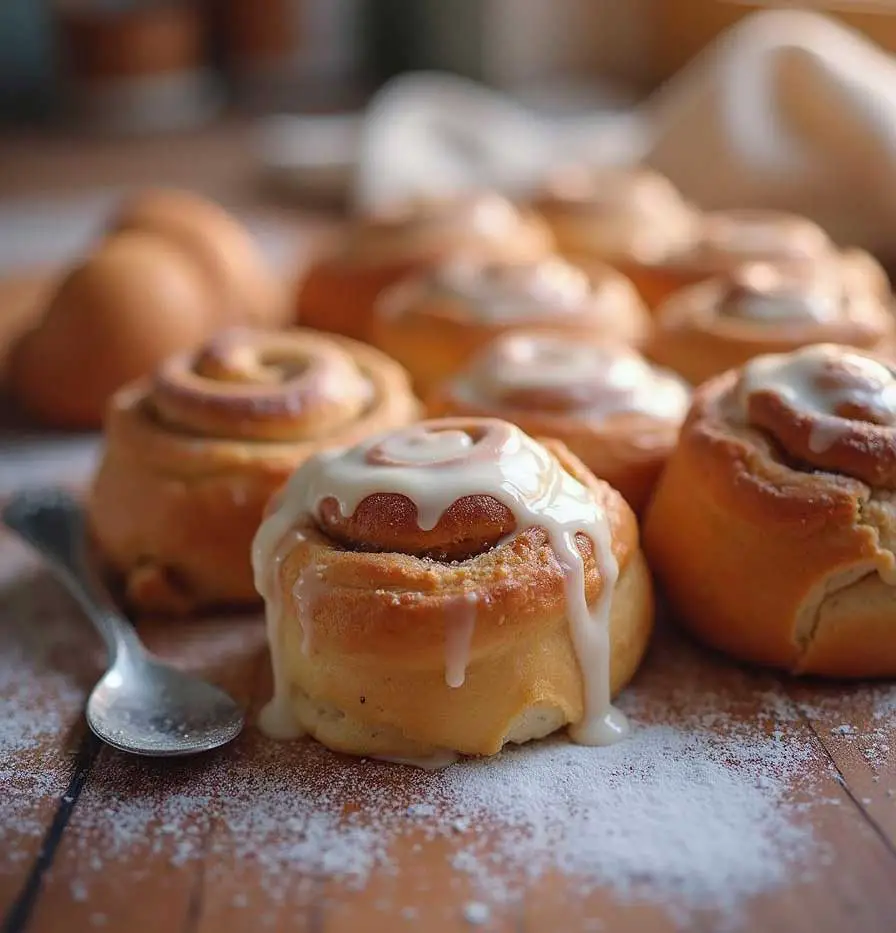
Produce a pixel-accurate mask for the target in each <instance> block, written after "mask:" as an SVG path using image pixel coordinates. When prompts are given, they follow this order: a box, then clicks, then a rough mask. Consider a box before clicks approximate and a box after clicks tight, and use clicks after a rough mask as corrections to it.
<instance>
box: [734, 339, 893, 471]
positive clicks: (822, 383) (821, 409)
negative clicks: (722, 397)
mask: <svg viewBox="0 0 896 933" xmlns="http://www.w3.org/2000/svg"><path fill="white" fill-rule="evenodd" d="M760 392H773V393H775V394H776V395H778V396H780V397H781V398H782V399H783V400H784V401H785V402H786V403H787V404H788V405H789V406H790V407H791V408H793V409H794V410H795V411H798V412H800V413H803V414H805V415H808V416H809V417H811V418H813V419H814V421H813V425H812V433H811V435H810V438H809V448H810V449H811V450H812V451H814V452H815V453H822V452H824V451H825V450H827V449H828V448H830V446H831V445H832V444H834V443H836V442H837V440H839V438H841V437H842V436H843V434H844V432H845V431H846V430H848V429H849V426H850V424H851V423H852V421H853V419H852V418H850V417H844V416H843V415H841V412H842V411H843V410H844V408H847V407H848V408H850V409H861V410H864V411H866V412H867V413H868V417H867V418H866V419H865V420H867V421H869V422H872V423H874V424H879V425H884V426H887V427H894V426H896V378H894V375H893V373H892V372H891V371H890V369H889V368H888V367H887V366H885V365H884V364H883V363H880V362H878V361H877V360H873V359H871V358H870V357H867V356H863V355H862V354H861V353H859V352H856V351H850V350H847V349H845V348H843V347H841V346H837V345H834V344H816V345H814V346H811V347H806V348H804V349H802V350H797V351H796V352H794V353H788V354H769V355H766V356H759V357H756V358H755V359H753V360H751V361H750V362H749V363H747V364H746V366H745V367H744V369H743V372H742V374H741V379H740V384H739V388H738V392H737V406H738V410H739V414H740V417H741V418H742V420H744V421H747V419H748V406H749V400H750V397H751V396H752V395H754V394H756V393H760Z"/></svg>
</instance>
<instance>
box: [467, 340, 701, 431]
mask: <svg viewBox="0 0 896 933" xmlns="http://www.w3.org/2000/svg"><path fill="white" fill-rule="evenodd" d="M452 390H453V392H454V393H455V395H457V396H458V397H459V398H461V399H467V400H469V401H471V402H479V403H480V404H483V403H484V404H492V405H500V406H508V407H510V408H519V409H530V410H536V411H546V412H557V413H576V414H579V415H581V416H583V417H588V418H592V419H595V420H604V419H607V418H611V417H613V416H614V415H618V414H632V415H637V414H643V415H647V416H649V417H655V418H669V419H672V420H677V421H680V420H681V419H682V418H683V417H684V414H685V412H686V411H687V407H688V404H689V397H690V393H689V392H688V389H687V387H686V386H685V385H684V383H683V382H682V381H681V380H680V379H679V378H678V377H676V376H674V375H673V374H672V373H668V372H664V371H663V370H660V369H657V368H656V367H654V366H651V365H650V363H648V362H647V360H645V359H644V358H643V357H642V356H641V355H640V354H639V353H637V352H636V351H634V350H632V349H631V348H630V347H626V346H624V345H621V344H614V343H589V342H584V341H578V340H575V339H574V338H571V337H565V336H563V335H560V334H547V333H528V332H517V333H511V334H506V335H505V336H503V337H501V338H499V339H498V340H496V341H495V342H494V343H493V344H491V345H490V346H489V347H488V348H487V349H486V350H485V351H484V352H483V353H481V354H480V355H479V356H478V357H476V359H475V360H474V361H473V363H472V364H471V366H470V367H469V369H468V370H467V372H466V373H465V374H463V375H462V376H460V377H458V378H457V379H456V380H455V381H454V383H453V386H452Z"/></svg>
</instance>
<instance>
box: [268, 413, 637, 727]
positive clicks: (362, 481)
mask: <svg viewBox="0 0 896 933" xmlns="http://www.w3.org/2000/svg"><path fill="white" fill-rule="evenodd" d="M464 427H468V428H469V430H462V429H461V427H460V425H459V424H458V423H455V422H451V421H446V422H438V421H436V422H423V423H421V424H418V425H414V426H411V427H410V428H406V429H404V430H401V431H396V432H390V433H387V434H383V435H380V436H378V437H374V438H372V439H369V440H367V441H365V442H363V443H361V444H359V445H357V446H355V447H352V448H349V449H345V450H330V451H324V452H321V453H319V454H317V455H316V456H315V457H312V458H311V459H309V460H308V461H306V463H305V464H303V465H302V466H301V467H299V469H298V470H296V472H295V473H294V474H293V476H292V477H291V479H290V481H289V483H288V484H287V486H286V489H285V492H284V494H283V495H282V496H281V497H280V498H279V500H278V502H277V503H276V506H275V508H274V509H273V511H271V513H270V514H269V515H268V517H267V518H266V519H265V521H264V522H263V523H262V525H261V527H260V528H259V530H258V533H257V534H256V537H255V541H254V544H253V548H252V563H253V567H254V570H255V580H256V586H257V587H258V589H259V592H260V593H261V594H262V596H264V597H265V599H266V602H267V603H268V611H269V614H268V619H269V625H270V629H269V639H270V643H271V649H272V652H276V651H278V650H280V640H279V637H278V632H277V625H278V620H279V615H280V613H279V612H273V611H272V609H273V607H274V606H275V605H276V601H277V598H276V590H277V589H278V579H277V578H278V575H279V570H280V560H278V555H279V554H280V553H281V548H282V544H281V543H282V542H284V541H285V540H287V535H288V534H290V533H292V534H301V532H300V531H298V530H297V529H298V527H299V526H300V524H301V523H302V521H303V520H305V521H307V519H308V517H313V516H316V515H317V514H318V509H319V507H320V504H321V502H323V500H325V499H328V498H333V499H335V500H336V501H337V503H338V505H339V509H340V511H341V513H342V515H344V516H350V515H352V514H354V512H355V509H356V508H357V507H358V505H359V504H360V503H361V502H362V501H363V500H364V499H366V498H367V497H368V496H370V495H372V494H374V493H382V492H393V493H397V494H401V495H404V496H407V497H408V498H409V499H411V500H412V501H413V502H414V503H415V505H416V506H417V523H418V525H419V527H420V528H421V529H423V530H431V529H432V528H434V527H435V526H436V525H437V524H438V521H439V519H440V517H441V516H442V515H443V513H444V512H445V511H446V510H447V509H448V508H449V507H450V506H451V505H452V504H453V503H454V502H456V501H457V500H458V499H461V498H463V497H465V496H469V495H473V494H480V495H489V496H492V497H493V498H494V499H496V500H497V501H498V502H501V503H503V504H504V505H505V506H506V507H507V508H508V509H510V510H511V511H512V512H513V514H514V517H515V519H516V524H517V528H518V529H519V530H523V529H525V528H530V527H542V528H544V529H545V530H546V532H547V533H548V536H549V539H550V541H551V545H552V547H553V550H554V554H555V556H556V558H557V561H558V563H559V564H560V566H561V568H562V569H563V572H564V581H565V590H566V601H567V612H568V616H569V623H570V635H571V638H572V642H573V645H574V648H575V651H576V655H577V658H578V662H579V668H580V671H581V675H582V682H583V692H584V715H583V717H582V720H581V722H579V723H576V724H575V725H574V726H572V727H571V728H570V735H571V736H572V737H573V738H574V739H575V740H576V741H578V742H581V743H583V744H607V743H610V742H614V741H616V740H617V739H619V738H620V737H621V736H623V735H624V734H625V733H626V731H627V724H626V721H625V717H624V716H623V715H622V714H621V713H619V712H618V711H617V710H615V709H614V708H613V707H612V705H611V704H610V678H609V670H610V658H609V616H610V609H611V605H612V598H613V591H614V588H615V584H616V579H617V577H618V573H619V568H618V565H617V563H616V559H615V557H614V555H613V550H612V540H611V532H610V527H609V523H608V521H607V516H606V514H605V513H604V511H603V509H602V508H601V506H600V504H599V503H598V502H597V501H596V500H595V498H594V496H593V495H592V494H591V493H590V491H589V490H588V489H586V488H585V487H584V486H583V485H582V484H581V483H579V482H578V481H577V480H576V479H575V478H574V477H572V476H571V475H570V474H568V473H567V472H566V471H565V470H564V469H563V468H562V467H561V466H560V465H559V463H558V462H557V461H556V459H555V458H554V457H553V456H552V455H551V454H550V453H549V452H548V451H547V450H546V449H545V448H543V447H542V446H541V445H540V444H537V443H536V442H535V441H533V440H532V439H531V438H529V437H527V436H526V435H525V434H523V432H522V431H520V430H519V429H517V428H515V427H513V426H512V425H509V424H506V423H504V422H501V421H495V420H491V419H482V420H480V421H475V422H473V421H471V422H469V423H468V422H464ZM578 533H582V534H585V535H587V536H588V537H589V538H590V539H591V540H592V542H593V544H594V551H595V558H596V561H597V566H598V571H599V573H600V576H601V583H602V586H601V594H600V596H599V598H598V600H597V602H596V604H595V605H594V607H593V608H589V606H588V605H587V600H586V594H585V579H584V563H583V561H582V557H581V554H580V553H579V550H578V547H577V545H576V535H577V534H578ZM272 568H273V569H272ZM272 619H273V621H271V620H272ZM471 634H472V633H471ZM446 652H447V647H446ZM446 660H447V657H446ZM277 663H278V662H277V660H276V659H275V660H274V667H275V671H276V668H277ZM446 666H448V665H446ZM452 666H453V665H452ZM448 673H449V675H450V673H451V672H448ZM454 673H456V671H455V672H454ZM274 685H275V691H280V692H279V694H275V697H274V699H273V700H272V705H273V706H274V707H275V708H277V709H282V708H285V707H286V706H288V697H286V696H285V695H284V693H283V691H284V690H285V688H286V685H285V683H284V681H283V680H282V679H278V678H277V677H276V676H275V684H274Z"/></svg>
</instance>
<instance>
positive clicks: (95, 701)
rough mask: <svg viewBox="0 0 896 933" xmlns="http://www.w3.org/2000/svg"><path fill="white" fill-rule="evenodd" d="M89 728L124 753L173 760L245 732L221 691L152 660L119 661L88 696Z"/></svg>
mask: <svg viewBox="0 0 896 933" xmlns="http://www.w3.org/2000/svg"><path fill="white" fill-rule="evenodd" d="M87 723H88V725H89V726H90V728H91V730H92V731H93V732H94V734H95V735H97V736H98V737H99V738H101V739H102V740H103V741H104V742H107V743H108V744H109V745H112V746H113V747H114V748H117V749H119V750H120V751H123V752H130V753H132V754H135V755H152V756H157V757H173V756H176V755H192V754H195V753H196V752H204V751H211V749H213V748H219V747H220V746H222V745H226V744H227V743H228V742H229V741H230V740H231V739H234V738H236V736H237V735H239V733H240V731H241V730H242V728H243V712H242V710H241V709H240V708H239V707H238V706H237V704H236V703H235V702H234V701H233V699H232V698H231V697H230V696H229V695H228V694H226V693H225V692H224V691H223V690H219V689H218V688H217V687H214V686H212V685H211V684H207V683H205V682H204V681H201V680H197V679H196V678H195V677H191V676H189V675H187V674H182V673H180V671H177V670H174V669H173V668H170V667H168V666H166V665H164V664H161V663H159V662H157V661H156V660H154V659H153V658H152V657H151V656H149V655H144V657H143V658H142V659H141V660H139V661H135V660H134V659H132V658H127V657H125V656H121V655H120V656H119V658H118V660H117V661H116V663H115V664H114V665H113V666H112V667H110V668H109V670H108V671H107V672H106V673H105V674H104V675H103V677H102V678H101V679H100V681H99V683H97V685H96V686H95V687H94V688H93V692H92V693H91V694H90V699H89V700H88V701H87Z"/></svg>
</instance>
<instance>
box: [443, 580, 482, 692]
mask: <svg viewBox="0 0 896 933" xmlns="http://www.w3.org/2000/svg"><path fill="white" fill-rule="evenodd" d="M478 604H479V597H478V596H477V595H476V593H472V592H471V593H464V595H463V596H460V597H458V599H457V600H456V601H455V602H454V603H453V604H452V605H450V606H448V607H447V608H446V610H445V683H446V684H448V686H449V687H462V686H463V685H464V681H465V680H466V678H467V664H468V663H469V660H470V646H471V645H472V643H473V632H474V630H475V628H476V607H477V606H478Z"/></svg>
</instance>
